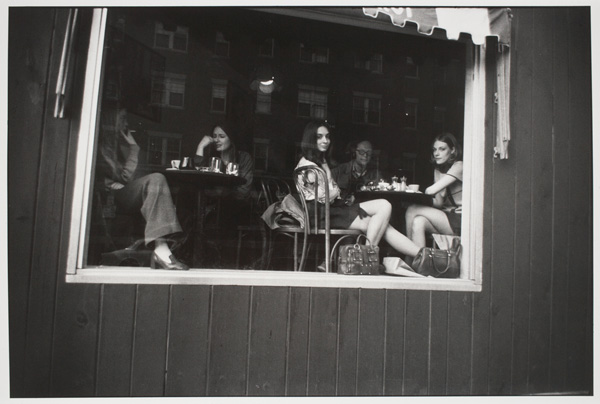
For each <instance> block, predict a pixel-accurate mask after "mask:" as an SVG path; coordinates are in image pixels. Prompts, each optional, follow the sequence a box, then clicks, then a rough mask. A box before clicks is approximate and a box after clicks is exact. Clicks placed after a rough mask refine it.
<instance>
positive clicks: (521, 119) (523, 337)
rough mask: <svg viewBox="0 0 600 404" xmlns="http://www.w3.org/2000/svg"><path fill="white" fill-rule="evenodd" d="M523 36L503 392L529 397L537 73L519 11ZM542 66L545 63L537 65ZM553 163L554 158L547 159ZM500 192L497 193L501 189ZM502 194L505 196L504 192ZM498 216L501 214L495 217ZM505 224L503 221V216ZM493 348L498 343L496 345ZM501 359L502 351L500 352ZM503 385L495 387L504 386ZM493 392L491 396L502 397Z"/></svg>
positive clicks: (530, 18) (529, 26) (524, 15)
mask: <svg viewBox="0 0 600 404" xmlns="http://www.w3.org/2000/svg"><path fill="white" fill-rule="evenodd" d="M518 11H519V13H518V16H519V19H518V31H517V37H516V41H518V42H516V43H515V48H514V50H515V53H514V55H515V56H516V58H515V59H516V65H515V67H516V68H515V69H514V70H513V71H515V73H516V77H515V81H514V86H513V89H514V90H513V93H514V96H515V98H514V100H515V101H514V104H512V106H511V109H512V110H513V111H514V115H513V128H514V131H513V132H516V133H515V154H514V157H515V161H514V163H515V165H516V167H515V172H514V175H515V176H516V177H515V180H514V181H515V190H516V201H515V202H514V207H513V208H512V209H513V210H514V211H515V213H514V219H515V220H514V223H512V225H513V226H514V228H515V229H514V240H513V242H514V246H513V248H514V251H515V252H514V261H513V262H512V265H514V275H513V276H514V278H513V279H512V280H511V283H512V285H513V286H512V287H511V288H510V289H508V288H506V289H505V292H504V293H506V294H511V295H512V308H511V310H512V317H513V318H512V324H510V325H506V327H510V332H511V335H510V339H511V342H512V344H511V348H512V349H511V350H510V352H511V358H510V359H511V363H510V366H511V367H510V373H508V374H507V375H506V376H507V377H508V378H509V379H508V380H509V381H510V387H509V388H508V389H504V390H503V391H504V392H506V393H510V394H525V393H527V392H528V391H529V372H528V367H529V348H530V347H529V327H530V324H529V320H530V317H531V311H530V303H531V302H530V295H529V293H530V279H531V274H530V271H531V220H532V219H531V216H532V214H533V212H532V206H531V204H532V199H531V198H532V193H533V192H535V191H534V190H533V188H532V187H533V184H532V178H531V176H532V167H531V164H532V160H531V157H532V153H533V152H534V150H533V147H534V146H533V145H532V131H533V130H534V128H532V108H533V103H534V102H535V99H533V93H532V86H533V80H534V77H533V70H534V55H535V54H537V50H536V49H535V48H534V45H535V43H534V41H533V37H534V29H535V27H534V21H535V19H534V10H533V9H530V8H526V9H519V10H518ZM538 63H543V61H541V60H538ZM546 157H549V156H546ZM497 189H498V188H497ZM499 192H500V190H499ZM494 214H496V213H494ZM499 218H500V220H501V216H499ZM493 341H494V343H495V344H497V343H498V342H499V341H498V342H497V341H495V339H493ZM499 354H502V353H501V349H500V350H499ZM501 382H502V381H501V380H498V381H497V382H496V383H497V384H499V383H501ZM497 392H498V391H496V390H491V391H490V393H492V394H494V393H497Z"/></svg>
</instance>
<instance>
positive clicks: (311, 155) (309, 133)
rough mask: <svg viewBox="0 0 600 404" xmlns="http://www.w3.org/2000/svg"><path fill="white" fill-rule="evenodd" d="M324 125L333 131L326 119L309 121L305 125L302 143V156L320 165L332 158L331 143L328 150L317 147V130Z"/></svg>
mask: <svg viewBox="0 0 600 404" xmlns="http://www.w3.org/2000/svg"><path fill="white" fill-rule="evenodd" d="M322 126H324V127H325V128H327V130H328V131H329V133H331V127H330V126H329V124H328V123H327V122H326V121H324V120H314V121H310V122H309V123H307V124H306V126H305V127H304V133H303V134H302V143H300V148H301V150H302V156H304V158H305V159H307V160H310V161H312V162H313V163H315V164H318V165H321V164H322V163H324V162H326V161H328V160H329V159H330V157H331V149H332V148H331V143H330V144H329V147H328V148H327V151H326V152H322V151H319V149H318V148H317V130H319V128H320V127H322Z"/></svg>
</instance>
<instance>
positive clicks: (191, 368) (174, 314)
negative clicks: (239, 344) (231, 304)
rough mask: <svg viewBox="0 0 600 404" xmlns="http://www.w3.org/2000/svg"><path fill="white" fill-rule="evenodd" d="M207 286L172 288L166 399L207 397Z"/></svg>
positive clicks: (208, 308)
mask: <svg viewBox="0 0 600 404" xmlns="http://www.w3.org/2000/svg"><path fill="white" fill-rule="evenodd" d="M209 313H210V286H196V285H194V286H192V285H178V286H173V289H172V294H171V310H170V315H169V337H168V341H169V345H168V351H167V352H168V358H167V381H166V387H165V395H166V396H190V397H191V396H203V395H204V394H206V364H207V360H208V349H209V347H208V317H209Z"/></svg>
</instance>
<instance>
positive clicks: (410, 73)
mask: <svg viewBox="0 0 600 404" xmlns="http://www.w3.org/2000/svg"><path fill="white" fill-rule="evenodd" d="M405 60H406V65H405V67H406V73H405V74H404V76H405V77H407V78H411V79H418V78H419V66H418V65H417V64H416V63H415V60H414V58H412V57H410V56H407V57H406V59H405Z"/></svg>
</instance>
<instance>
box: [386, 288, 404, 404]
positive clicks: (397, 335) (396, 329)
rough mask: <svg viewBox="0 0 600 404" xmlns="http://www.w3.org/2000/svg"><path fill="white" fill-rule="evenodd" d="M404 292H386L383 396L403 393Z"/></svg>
mask: <svg viewBox="0 0 600 404" xmlns="http://www.w3.org/2000/svg"><path fill="white" fill-rule="evenodd" d="M405 314H406V291H405V290H389V291H387V303H386V330H385V331H386V332H385V379H384V383H385V384H384V390H383V394H384V395H390V396H399V395H402V394H403V393H404V350H405V349H404V348H405V333H406V315H405Z"/></svg>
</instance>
